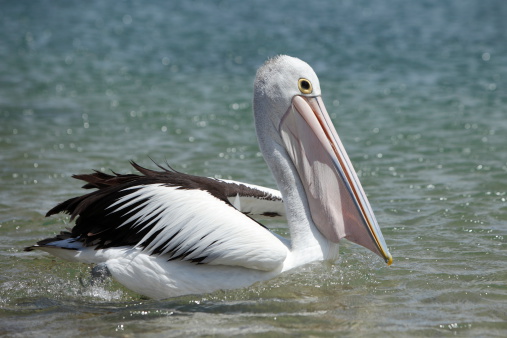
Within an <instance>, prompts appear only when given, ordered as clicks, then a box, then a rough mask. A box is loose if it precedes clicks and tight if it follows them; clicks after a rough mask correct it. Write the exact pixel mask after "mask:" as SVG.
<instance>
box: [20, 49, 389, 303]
mask: <svg viewBox="0 0 507 338" xmlns="http://www.w3.org/2000/svg"><path fill="white" fill-rule="evenodd" d="M253 103H254V115H255V127H256V131H257V137H258V140H259V145H260V149H261V151H262V154H263V155H264V158H265V160H266V162H267V163H268V165H269V167H270V169H271V171H272V173H273V175H274V177H275V180H276V183H277V185H278V188H279V190H280V191H276V190H272V189H268V188H264V187H259V186H254V185H250V184H245V183H241V182H235V181H226V180H219V179H213V178H206V177H198V176H192V175H187V174H183V173H180V172H176V171H174V170H172V169H165V168H162V167H160V169H161V170H159V171H153V170H148V169H145V168H143V167H140V166H139V165H137V164H135V163H132V165H133V166H134V168H135V169H137V170H138V171H139V172H140V173H141V174H140V175H134V174H129V175H120V174H116V173H113V174H112V175H109V174H105V173H102V172H95V173H93V174H88V175H76V176H74V177H75V178H77V179H80V180H83V181H86V182H87V183H86V185H85V186H84V188H88V189H89V188H96V189H97V190H95V191H93V192H91V193H88V194H86V195H83V196H80V197H75V198H71V199H69V200H67V201H65V202H63V203H61V204H59V205H57V206H56V207H54V208H53V209H51V210H50V211H49V212H48V214H47V215H48V216H49V215H53V214H56V213H59V212H66V213H69V214H70V215H71V219H76V221H75V225H74V227H73V228H72V229H71V230H70V231H63V232H61V233H60V234H59V235H57V236H55V237H52V238H48V239H44V240H42V241H40V242H38V243H37V244H36V245H33V246H30V247H28V248H26V249H25V250H27V251H31V250H33V249H38V250H43V251H46V252H49V253H50V254H53V255H55V256H58V257H61V258H64V259H67V260H71V261H77V262H85V263H95V264H101V265H105V266H106V267H107V269H108V270H109V272H110V273H111V274H112V276H113V277H114V278H115V279H116V280H117V281H118V282H120V283H122V284H123V285H125V286H126V287H127V288H129V289H132V290H134V291H136V292H138V293H140V294H143V295H146V296H148V297H152V298H168V297H174V296H179V295H184V294H194V293H205V292H211V291H214V290H218V289H233V288H240V287H246V286H249V285H251V284H253V283H254V282H256V281H259V280H266V279H269V278H272V277H274V276H276V275H278V274H280V273H282V272H284V271H287V270H290V269H293V268H295V267H297V266H301V265H303V264H306V263H309V262H312V261H318V260H334V259H336V258H337V256H338V244H337V243H338V242H339V241H340V239H342V238H347V239H348V240H350V241H353V242H355V243H357V244H360V245H362V246H364V247H366V248H368V249H370V250H371V251H373V252H374V253H376V254H378V255H379V256H380V257H382V258H383V259H384V260H385V261H386V262H387V264H391V262H392V257H391V254H390V253H389V251H388V248H387V246H386V244H385V241H384V238H383V236H382V233H381V231H380V228H379V226H378V224H377V221H376V219H375V216H374V214H373V211H372V209H371V207H370V204H369V202H368V199H367V198H366V195H365V193H364V191H363V188H362V187H361V184H360V182H359V179H358V177H357V175H356V172H355V171H354V169H353V167H352V164H351V162H350V160H349V157H348V155H347V153H346V152H345V149H344V147H343V145H342V143H341V141H340V138H339V137H338V134H337V133H336V130H335V128H334V126H333V124H332V122H331V119H330V117H329V116H328V113H327V112H326V108H325V106H324V103H323V101H322V99H321V90H320V84H319V80H318V78H317V75H316V74H315V72H314V71H313V69H312V68H311V67H310V66H309V65H308V64H306V63H305V62H303V61H301V60H299V59H296V58H293V57H289V56H277V57H274V58H272V59H270V60H268V61H267V62H266V63H265V64H264V65H263V66H262V67H261V68H260V69H259V70H258V71H257V76H256V79H255V84H254V101H253ZM282 201H283V203H282ZM262 214H265V215H281V216H284V217H286V219H287V222H288V227H289V231H290V240H288V239H285V238H283V237H281V236H279V235H277V234H275V233H273V232H271V231H269V230H268V229H267V228H265V227H264V226H262V225H261V224H260V223H258V222H257V221H255V220H254V218H255V216H256V215H262Z"/></svg>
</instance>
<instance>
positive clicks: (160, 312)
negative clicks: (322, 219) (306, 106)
mask: <svg viewBox="0 0 507 338" xmlns="http://www.w3.org/2000/svg"><path fill="white" fill-rule="evenodd" d="M0 8H1V10H0V41H1V42H0V121H1V123H0V161H1V162H0V163H1V166H0V169H1V170H0V179H1V186H2V189H1V190H0V239H1V240H0V255H1V259H0V271H1V273H0V335H2V334H5V335H7V336H77V335H84V334H86V335H103V336H124V335H141V334H143V335H150V336H179V335H182V336H186V335H255V334H261V335H262V334H267V335H273V334H281V335H283V334H291V335H300V336H306V335H333V336H334V335H345V336H386V335H387V336H406V335H410V336H447V335H458V336H474V337H475V336H505V335H507V286H506V280H507V266H506V261H505V257H506V238H507V194H506V192H507V183H506V182H507V180H506V177H507V149H506V147H505V144H506V140H507V139H506V138H505V135H506V130H507V119H506V114H507V108H506V107H507V90H506V88H507V21H506V20H505V17H507V6H506V4H505V3H504V2H503V1H501V0H499V1H458V0H456V1H447V2H440V1H421V2H417V3H414V2H405V1H401V0H400V1H397V0H395V1H389V2H374V1H313V2H311V3H310V2H302V1H298V2H294V1H280V2H277V3H273V2H272V1H257V2H255V4H253V3H247V2H236V1H221V2H216V1H188V2H183V1H179V2H165V1H158V2H149V3H145V2H141V1H125V2H121V3H120V2H100V1H87V2H82V1H36V2H14V1H2V2H0ZM278 53H284V54H289V55H292V56H297V57H300V58H302V59H303V60H306V61H307V62H309V63H310V64H311V65H312V66H313V67H314V69H315V70H316V72H317V74H319V76H320V79H321V85H322V88H323V95H324V97H323V98H324V101H325V102H326V105H327V108H328V111H329V112H330V114H331V115H332V118H333V120H334V122H335V125H336V128H337V130H338V133H339V134H340V136H341V138H342V141H343V143H344V144H345V147H346V148H347V150H348V152H349V155H350V157H351V159H352V161H353V163H354V165H355V167H356V170H357V171H358V173H359V175H360V178H361V181H362V184H363V187H364V188H365V190H366V192H367V193H368V195H369V198H370V202H371V204H372V206H373V208H374V210H375V212H376V216H377V218H378V221H379V223H380V225H381V227H382V230H383V233H384V236H385V238H386V241H387V244H388V246H389V247H390V250H391V253H392V254H393V256H394V263H393V265H392V266H390V267H387V266H385V265H384V264H383V262H382V261H381V259H379V258H377V257H376V256H374V255H373V254H371V253H369V252H368V251H366V250H365V249H363V248H361V247H358V246H356V245H353V244H350V243H346V242H344V243H343V246H342V248H341V253H342V255H341V258H340V259H339V260H338V261H337V262H335V264H333V265H330V264H323V263H315V264H311V265H309V266H305V267H302V268H300V269H297V270H296V271H294V273H292V274H287V275H282V276H280V277H278V278H275V279H274V280H271V281H267V282H262V283H258V284H255V285H254V286H252V287H251V288H247V289H241V290H234V291H222V292H216V293H213V294H209V295H196V296H187V297H181V298H176V299H171V300H166V301H152V300H149V299H144V298H142V297H140V296H139V295H137V294H134V293H132V292H130V291H128V290H126V289H125V288H123V287H122V286H120V285H118V284H117V283H115V282H114V281H110V280H109V281H106V282H105V283H104V284H103V285H95V286H93V287H92V286H90V285H89V283H88V273H89V267H87V266H86V265H75V264H71V263H67V262H64V261H61V260H57V259H53V258H52V257H50V256H48V255H44V254H42V253H25V252H23V251H22V249H23V247H24V246H26V245H29V244H32V243H34V242H35V241H36V240H38V239H41V238H44V237H47V236H49V235H52V234H54V233H56V232H57V231H59V230H60V229H61V228H62V227H63V226H65V225H66V224H67V223H68V218H66V217H65V216H63V215H59V216H56V217H51V218H47V219H46V218H45V217H44V214H45V212H46V211H47V210H48V209H49V208H51V207H52V206H53V205H55V204H56V203H58V202H60V201H62V200H63V199H65V198H69V197H72V196H75V195H76V194H78V193H80V189H79V186H80V184H79V183H78V182H77V181H75V180H73V179H72V178H71V177H70V175H71V174H73V173H86V172H89V171H90V170H91V169H99V170H109V169H112V170H115V171H117V172H123V173H125V172H131V171H132V169H131V168H130V167H129V164H128V161H129V160H135V161H138V162H139V163H140V164H142V165H145V166H148V167H152V168H153V167H154V165H153V164H152V163H151V160H150V159H149V157H151V158H153V159H154V160H155V161H158V162H164V161H166V160H167V161H168V162H169V163H170V164H171V165H172V166H173V167H174V168H175V169H178V170H182V171H186V172H189V173H192V174H198V175H208V176H215V175H216V176H219V177H222V178H233V179H237V180H242V181H247V182H252V183H256V184H261V185H266V186H273V184H274V183H273V179H272V178H271V177H270V175H269V174H268V171H267V168H266V165H265V163H264V162H263V160H262V158H261V156H260V154H259V150H258V146H257V143H256V140H255V137H254V132H253V120H252V114H251V95H252V93H251V91H252V81H253V77H254V75H255V71H256V69H257V67H258V66H259V65H260V64H262V63H263V62H264V60H265V59H266V58H268V57H269V56H273V55H275V54H278ZM268 225H269V226H270V227H272V228H274V229H275V230H276V231H278V232H279V233H281V234H286V232H287V230H286V228H284V226H283V224H278V223H276V222H271V223H268Z"/></svg>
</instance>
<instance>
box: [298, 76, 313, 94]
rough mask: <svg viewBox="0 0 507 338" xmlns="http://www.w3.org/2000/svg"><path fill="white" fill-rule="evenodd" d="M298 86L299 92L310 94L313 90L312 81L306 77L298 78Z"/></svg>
mask: <svg viewBox="0 0 507 338" xmlns="http://www.w3.org/2000/svg"><path fill="white" fill-rule="evenodd" d="M298 87H299V90H300V91H301V93H303V94H311V93H312V92H313V87H312V83H311V82H310V80H307V79H299V81H298Z"/></svg>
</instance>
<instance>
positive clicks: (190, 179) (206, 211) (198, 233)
mask: <svg viewBox="0 0 507 338" xmlns="http://www.w3.org/2000/svg"><path fill="white" fill-rule="evenodd" d="M132 165H133V166H134V167H135V168H136V169H137V170H139V171H140V172H141V173H142V174H143V175H133V174H130V175H120V174H116V173H115V174H114V175H108V174H105V173H102V172H95V173H94V174H90V175H76V176H75V177H76V178H78V179H81V180H84V181H86V182H88V183H87V184H86V185H85V186H84V188H98V190H96V191H94V192H92V193H90V194H87V195H83V196H80V197H76V198H72V199H69V200H67V201H65V202H63V203H61V204H59V205H57V206H56V207H55V208H53V209H52V210H50V211H49V212H48V216H49V215H52V214H55V213H58V212H67V213H69V214H70V215H71V218H76V222H75V226H74V228H73V229H72V230H71V232H70V233H64V234H63V236H65V237H67V238H72V239H73V240H74V241H78V242H79V243H81V244H82V245H83V246H85V247H93V248H95V249H107V248H110V247H123V246H130V247H138V248H140V249H142V250H143V251H144V252H146V253H148V254H151V255H161V256H164V257H167V259H168V260H185V261H191V262H194V263H199V264H220V265H235V266H243V267H246V268H251V269H259V270H273V269H276V268H277V267H279V266H280V265H281V264H282V263H283V261H284V260H285V258H286V255H287V253H288V249H287V245H286V241H285V240H284V239H282V238H280V237H279V236H277V235H275V234H273V233H271V232H270V231H269V230H268V229H266V228H265V227H264V226H262V225H261V224H259V223H258V222H256V221H255V220H253V219H252V218H250V217H249V216H248V215H245V214H243V213H242V212H239V211H238V210H237V209H236V208H234V206H233V205H232V204H231V202H230V201H229V199H231V198H232V199H238V198H239V199H240V201H241V202H240V203H243V201H242V199H244V198H249V197H246V196H247V195H248V194H251V191H252V190H254V188H252V186H250V187H246V186H245V185H244V184H241V183H238V182H230V181H222V180H216V179H212V178H206V177H199V176H192V175H187V174H183V173H179V172H175V171H173V170H168V169H164V168H162V169H163V171H152V170H148V169H145V168H142V167H140V166H139V165H137V164H135V163H132ZM247 191H250V193H248V192H247ZM259 194H260V193H259ZM275 194H276V193H272V194H267V195H266V194H265V192H262V196H261V195H259V196H260V198H259V197H257V199H258V200H261V201H262V200H266V201H268V203H267V204H268V205H270V204H271V205H276V204H277V203H280V204H281V198H279V199H277V198H276V195H275ZM245 204H246V205H248V203H245ZM273 210H277V209H273ZM252 211H253V209H250V210H246V212H252ZM274 212H278V211H274ZM61 238H62V235H60V236H59V237H58V236H57V237H55V238H49V239H46V240H43V241H41V242H39V243H38V245H39V246H51V245H52V243H54V242H55V241H57V240H60V239H61Z"/></svg>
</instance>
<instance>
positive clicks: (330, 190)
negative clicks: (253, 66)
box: [254, 55, 392, 265]
mask: <svg viewBox="0 0 507 338" xmlns="http://www.w3.org/2000/svg"><path fill="white" fill-rule="evenodd" d="M254 115H255V124H256V131H257V136H258V139H259V145H260V147H261V150H262V152H263V155H264V158H265V159H266V162H267V163H268V165H269V166H270V168H271V170H272V171H273V173H274V175H275V178H276V179H277V183H278V185H279V188H280V190H281V191H282V193H284V192H286V191H287V190H288V189H290V188H288V187H287V184H291V182H292V183H294V184H295V185H296V187H294V188H293V189H295V190H297V195H298V196H299V198H301V201H302V205H303V206H304V209H305V215H306V217H307V218H310V219H309V221H310V223H311V224H313V225H315V227H316V228H317V229H318V231H319V232H320V233H321V234H322V235H323V236H324V237H325V238H326V239H327V240H329V241H331V242H333V243H338V241H340V240H341V239H342V238H346V239H348V240H350V241H352V242H355V243H357V244H359V245H362V246H364V247H366V248H368V249H369V250H371V251H373V252H374V253H376V254H377V255H379V256H380V257H382V258H383V259H384V260H385V261H386V263H387V264H389V265H390V264H391V263H392V256H391V254H390V253H389V250H388V248H387V245H386V243H385V241H384V237H383V236H382V232H381V231H380V228H379V226H378V224H377V220H376V219H375V216H374V214H373V211H372V209H371V206H370V203H369V202H368V199H367V198H366V194H365V193H364V191H363V188H362V186H361V183H360V182H359V179H358V177H357V174H356V172H355V170H354V168H353V167H352V163H351V162H350V159H349V157H348V155H347V153H346V151H345V149H344V147H343V145H342V143H341V140H340V138H339V137H338V134H337V132H336V130H335V128H334V126H333V123H332V122H331V119H330V117H329V115H328V113H327V111H326V107H325V106H324V103H323V101H322V99H321V90H320V84H319V79H318V78H317V75H316V74H315V72H314V71H313V69H312V68H311V67H310V66H309V65H308V64H307V63H305V62H303V61H301V60H299V59H297V58H293V57H289V56H284V55H282V56H277V57H275V58H272V59H270V60H268V61H267V62H266V63H265V64H264V65H263V66H262V67H261V68H260V69H259V70H258V72H257V76H256V79H255V84H254ZM291 175H292V176H293V177H294V178H293V179H292V180H291V179H290V177H289V176H291ZM285 198H286V196H284V199H285Z"/></svg>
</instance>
